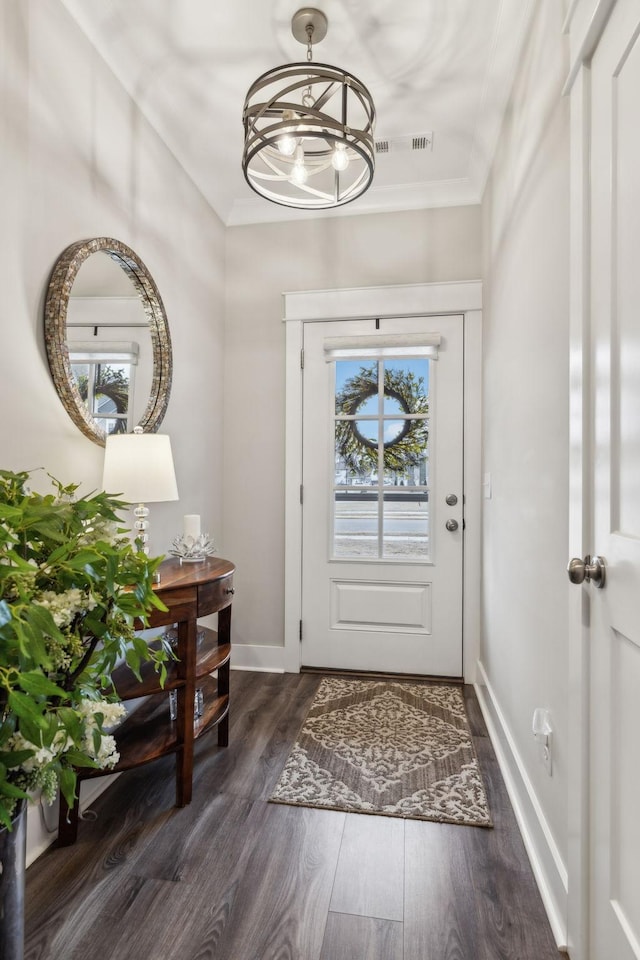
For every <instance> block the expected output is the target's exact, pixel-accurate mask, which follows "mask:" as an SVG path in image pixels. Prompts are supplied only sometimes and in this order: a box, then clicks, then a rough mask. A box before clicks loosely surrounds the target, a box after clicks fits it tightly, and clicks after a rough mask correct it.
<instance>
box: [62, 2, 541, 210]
mask: <svg viewBox="0 0 640 960" xmlns="http://www.w3.org/2000/svg"><path fill="white" fill-rule="evenodd" d="M62 2H63V3H64V5H65V6H66V8H67V9H68V10H69V12H70V13H71V14H72V16H73V17H74V19H75V20H76V21H77V22H78V24H79V25H80V26H81V28H82V29H83V30H84V31H85V33H86V34H87V36H88V37H89V39H90V40H91V42H92V43H93V45H94V46H95V48H96V49H97V50H98V52H99V53H100V55H101V56H102V57H103V58H104V60H105V61H106V62H107V63H108V64H109V66H110V67H111V69H112V70H113V72H114V73H115V75H116V76H117V77H118V78H119V80H120V82H121V83H122V84H123V86H124V87H125V88H126V90H127V91H128V92H129V94H130V95H131V96H132V97H133V98H134V99H135V101H136V103H137V104H138V105H139V107H140V109H141V110H142V112H143V113H144V115H145V116H146V117H147V119H148V120H149V122H150V123H151V124H152V126H153V127H154V128H155V130H156V131H157V133H158V134H159V135H160V136H161V137H162V139H163V140H164V141H165V143H166V144H167V146H168V147H169V149H170V150H171V151H172V153H173V154H174V155H175V157H176V158H177V159H178V161H179V162H180V164H181V165H182V167H184V169H185V170H186V171H187V172H188V174H189V175H190V176H191V178H192V179H193V180H194V182H195V183H196V184H197V186H198V188H199V189H200V191H201V192H202V194H203V195H204V197H206V199H207V200H208V201H209V203H210V204H211V206H212V207H213V208H214V209H215V210H216V212H217V213H218V215H219V216H220V218H221V219H222V221H223V222H224V223H225V224H228V225H231V224H240V223H256V222H265V221H269V220H283V219H299V218H301V217H308V216H313V217H319V216H327V215H333V216H335V215H348V214H357V213H373V212H378V211H389V210H407V209H415V208H420V207H432V206H443V205H448V204H460V203H462V204H465V203H478V202H480V200H481V197H482V192H483V189H484V185H485V181H486V177H487V173H488V169H489V166H490V163H491V159H492V155H493V149H494V146H495V143H496V140H497V136H498V132H499V128H500V124H501V121H502V116H503V113H504V109H505V105H506V102H507V97H508V94H509V91H510V89H511V82H512V78H513V74H514V70H515V66H516V63H517V58H518V54H519V51H520V48H521V43H522V38H523V36H524V32H525V30H526V26H527V22H528V17H529V12H530V9H531V6H532V3H533V2H534V0H315V2H312V3H311V4H309V5H313V6H316V7H318V8H319V9H321V10H322V11H323V12H324V13H325V14H326V16H327V17H328V20H329V29H328V33H327V36H326V39H324V40H323V41H322V43H321V44H318V46H317V47H316V48H314V59H315V60H319V61H321V62H325V63H332V64H334V65H336V66H340V67H343V68H344V69H346V70H348V71H349V72H350V73H353V74H355V76H356V77H358V78H359V79H360V80H361V81H362V82H363V83H364V84H365V85H366V86H367V87H368V88H369V90H370V92H371V94H372V96H373V99H374V102H375V105H376V111H377V123H376V131H375V137H376V140H381V139H387V140H390V141H392V150H391V152H390V153H389V154H388V155H382V154H379V155H378V157H377V162H376V173H375V176H374V181H373V185H372V187H371V188H370V189H369V190H368V191H367V193H365V194H364V195H363V196H362V197H360V198H359V199H358V200H356V201H354V202H353V203H352V204H348V205H347V206H345V207H344V208H341V209H340V210H339V211H333V212H331V214H329V212H324V213H319V212H315V213H312V214H309V213H307V212H302V211H297V210H291V209H289V208H286V207H281V206H278V205H277V204H274V203H270V202H269V201H267V200H264V199H263V198H261V197H258V196H257V195H256V194H255V193H254V192H253V191H252V190H251V188H250V187H249V186H248V185H247V183H246V182H245V180H244V177H243V174H242V170H241V165H240V161H241V156H242V146H243V129H242V108H243V103H244V98H245V95H246V92H247V90H248V88H249V86H250V85H251V83H252V82H253V81H254V80H255V79H256V77H258V76H259V75H260V74H262V73H264V72H265V71H266V70H269V69H270V68H272V67H276V66H279V65H281V64H284V63H288V62H291V61H300V60H304V59H305V56H306V52H305V48H304V46H302V45H301V44H300V43H298V42H297V41H296V40H295V39H294V38H293V36H292V34H291V17H292V15H293V14H294V13H295V12H296V10H298V9H299V8H300V7H302V6H304V5H305V4H304V3H301V2H299V0H228V2H226V3H222V2H221V0H62ZM424 134H427V135H429V136H431V135H432V145H431V147H430V149H428V150H425V151H417V152H412V151H408V150H397V151H396V150H395V149H394V148H393V145H394V144H395V142H396V141H400V140H402V138H405V137H412V136H415V135H424Z"/></svg>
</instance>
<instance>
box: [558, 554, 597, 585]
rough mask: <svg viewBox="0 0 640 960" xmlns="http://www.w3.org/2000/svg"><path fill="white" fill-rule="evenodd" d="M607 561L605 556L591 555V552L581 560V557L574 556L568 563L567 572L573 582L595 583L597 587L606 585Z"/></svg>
mask: <svg viewBox="0 0 640 960" xmlns="http://www.w3.org/2000/svg"><path fill="white" fill-rule="evenodd" d="M605 567H606V563H605V560H604V557H590V556H589V554H587V556H586V557H585V558H584V560H581V559H580V557H573V558H572V559H571V560H569V563H568V565H567V573H568V574H569V580H571V583H583V582H584V581H585V580H586V581H587V582H588V583H593V584H595V586H596V587H604V582H605V579H606V573H605Z"/></svg>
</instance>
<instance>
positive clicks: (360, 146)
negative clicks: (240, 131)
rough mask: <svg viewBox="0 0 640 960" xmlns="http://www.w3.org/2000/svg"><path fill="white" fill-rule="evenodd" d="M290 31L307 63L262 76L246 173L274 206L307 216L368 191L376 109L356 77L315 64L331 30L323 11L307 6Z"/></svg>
mask: <svg viewBox="0 0 640 960" xmlns="http://www.w3.org/2000/svg"><path fill="white" fill-rule="evenodd" d="M291 30H292V33H293V35H294V37H295V38H296V40H298V41H299V42H301V43H305V44H306V45H307V59H306V61H303V62H301V63H290V64H287V65H285V66H282V67H276V68H274V69H272V70H268V71H267V72H266V73H263V74H262V76H261V77H258V79H257V80H256V81H255V82H254V83H253V84H252V86H251V87H250V88H249V92H248V93H247V96H246V99H245V104H244V110H243V123H244V132H245V139H244V151H243V155H242V170H243V172H244V175H245V177H246V180H247V182H248V184H249V186H250V187H252V189H253V190H255V191H256V193H258V194H260V196H262V197H265V198H266V199H267V200H271V201H272V202H273V203H278V204H281V205H283V206H286V207H296V208H299V209H303V210H326V209H329V208H331V207H339V206H342V205H343V204H345V203H349V202H350V201H352V200H355V199H356V197H359V196H361V195H362V194H363V193H364V192H365V190H366V189H367V188H368V187H369V186H370V184H371V181H372V179H373V171H374V166H375V147H374V140H373V132H374V126H375V116H376V112H375V107H374V105H373V100H372V99H371V94H370V93H369V91H368V90H367V88H366V87H365V86H364V84H362V83H361V82H360V81H359V80H358V79H357V77H354V76H353V74H351V73H348V72H347V71H346V70H343V69H341V68H339V67H332V66H329V65H328V64H325V63H314V62H313V61H312V45H313V43H318V42H319V41H320V40H322V39H323V38H324V37H325V35H326V32H327V18H326V16H325V15H324V13H322V12H321V11H320V10H316V9H315V8H313V7H304V8H302V9H301V10H298V12H297V13H295V14H294V16H293V18H292V20H291Z"/></svg>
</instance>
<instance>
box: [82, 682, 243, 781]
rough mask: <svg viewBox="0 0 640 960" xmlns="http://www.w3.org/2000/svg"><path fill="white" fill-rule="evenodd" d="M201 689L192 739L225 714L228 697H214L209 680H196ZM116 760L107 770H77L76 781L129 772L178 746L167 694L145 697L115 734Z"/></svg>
mask: <svg viewBox="0 0 640 960" xmlns="http://www.w3.org/2000/svg"><path fill="white" fill-rule="evenodd" d="M198 687H199V688H200V689H201V690H202V695H203V701H204V709H203V714H202V716H201V717H198V718H196V719H194V725H193V732H194V737H195V739H197V738H198V737H201V736H203V734H205V733H207V732H208V731H209V730H211V729H212V728H213V727H215V726H216V725H217V724H218V723H220V721H221V720H223V719H224V718H225V717H226V715H227V714H228V712H229V696H228V695H224V696H220V695H219V694H218V684H217V681H216V680H215V679H214V678H213V677H203V678H201V679H199V680H198ZM113 735H114V737H115V739H116V744H117V749H118V752H119V754H120V760H119V761H118V763H117V764H116V766H115V767H114V768H113V769H112V770H109V771H105V770H87V769H82V770H78V775H79V779H82V780H88V779H92V778H93V777H99V776H104V774H105V773H106V772H108V773H120V772H121V771H122V770H131V769H132V768H133V767H138V766H140V765H141V764H143V763H149V762H150V761H151V760H157V759H158V758H159V757H164V756H166V754H168V753H174V752H175V751H176V750H177V749H178V748H179V747H180V743H179V741H178V734H177V723H176V721H175V720H171V718H170V715H169V694H168V692H166V693H157V694H154V695H153V696H150V697H148V699H147V700H145V702H144V703H142V704H141V705H140V706H139V707H138V708H137V709H136V710H135V711H134V712H133V713H131V714H130V715H129V716H128V717H127V719H126V720H125V721H124V723H122V724H121V725H120V726H119V727H118V728H117V729H116V730H115V731H114V734H113Z"/></svg>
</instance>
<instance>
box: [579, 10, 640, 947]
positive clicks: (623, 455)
mask: <svg viewBox="0 0 640 960" xmlns="http://www.w3.org/2000/svg"><path fill="white" fill-rule="evenodd" d="M639 92H640V4H639V3H638V2H637V0H618V3H617V4H616V5H615V6H614V8H613V12H612V14H611V19H610V20H609V22H608V24H607V26H606V28H605V30H604V33H603V35H602V37H601V39H600V42H599V44H598V47H597V50H596V52H595V54H594V57H593V61H592V137H591V154H592V163H591V212H592V231H591V237H592V240H591V317H592V331H591V336H592V362H593V378H594V398H593V401H594V405H593V410H592V416H593V423H594V457H593V461H594V462H593V471H594V472H593V491H594V516H593V546H592V549H593V551H594V553H598V554H601V555H602V556H603V557H604V559H605V561H606V582H605V586H604V588H603V589H598V588H597V586H596V585H595V584H594V583H593V582H592V583H591V585H590V586H589V587H584V588H583V589H586V590H587V592H588V595H589V598H590V608H591V631H590V660H591V664H590V673H591V693H590V784H591V788H590V810H591V838H590V841H591V843H590V849H591V863H590V881H591V882H590V909H589V925H590V951H589V956H590V958H592V960H604V958H609V957H611V958H612V960H613V958H614V957H615V960H632V958H633V960H638V958H639V957H640V816H639V814H638V797H639V796H640V748H639V746H638V743H639V739H638V738H639V732H640V239H639V238H640V133H639V127H638V103H639Z"/></svg>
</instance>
